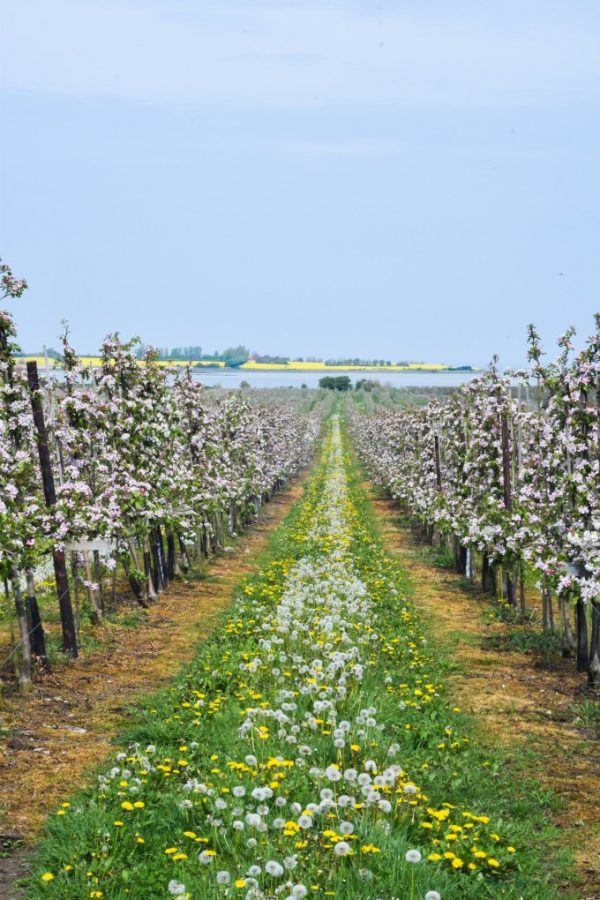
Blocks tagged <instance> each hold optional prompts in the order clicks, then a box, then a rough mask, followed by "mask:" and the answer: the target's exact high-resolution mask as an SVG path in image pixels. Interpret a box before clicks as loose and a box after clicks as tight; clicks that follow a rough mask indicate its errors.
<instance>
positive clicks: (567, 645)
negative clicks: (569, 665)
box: [559, 596, 577, 658]
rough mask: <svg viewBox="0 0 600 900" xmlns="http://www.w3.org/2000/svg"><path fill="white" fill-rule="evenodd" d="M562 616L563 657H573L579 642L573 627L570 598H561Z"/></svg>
mask: <svg viewBox="0 0 600 900" xmlns="http://www.w3.org/2000/svg"><path fill="white" fill-rule="evenodd" d="M559 602H560V614H561V620H562V655H563V656H564V657H565V658H570V657H572V656H573V653H574V651H575V647H576V646H577V642H576V641H575V635H574V634H573V626H572V625H571V604H570V603H569V599H568V597H564V596H562V597H561V598H560V601H559Z"/></svg>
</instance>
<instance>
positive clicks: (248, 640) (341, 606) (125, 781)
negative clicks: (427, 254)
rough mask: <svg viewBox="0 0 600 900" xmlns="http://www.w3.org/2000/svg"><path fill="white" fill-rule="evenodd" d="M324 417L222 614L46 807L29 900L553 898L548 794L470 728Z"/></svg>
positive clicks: (345, 456)
mask: <svg viewBox="0 0 600 900" xmlns="http://www.w3.org/2000/svg"><path fill="white" fill-rule="evenodd" d="M337 435H338V431H337V424H336V421H334V423H333V425H332V426H331V428H330V430H329V434H328V438H327V440H326V443H325V449H324V453H323V459H322V461H321V463H320V464H319V465H318V466H317V467H316V470H315V472H314V475H313V476H312V478H311V480H310V482H309V485H308V488H307V492H306V495H305V498H304V499H303V500H302V502H301V503H300V504H299V505H298V506H297V507H296V508H295V510H294V511H293V512H292V514H291V515H290V517H289V518H288V520H287V521H286V523H285V524H284V525H283V526H282V527H281V528H280V529H279V530H278V532H277V533H276V534H275V535H274V538H273V542H272V546H271V555H270V559H269V560H268V561H266V562H265V566H264V567H263V569H262V570H261V571H260V572H259V573H258V574H257V575H256V576H253V577H251V578H249V579H247V580H246V581H245V582H244V583H243V584H242V586H241V587H240V589H239V592H238V597H237V599H236V603H235V605H234V606H233V608H232V610H231V611H230V614H229V615H228V616H227V618H226V619H224V621H223V624H222V627H221V629H220V630H219V631H218V633H217V634H215V635H214V637H213V638H211V639H210V640H209V641H207V643H206V644H205V645H204V646H203V648H202V650H201V652H200V653H199V655H198V658H197V660H196V661H195V662H194V663H193V664H192V665H191V666H190V667H189V668H188V669H187V670H186V671H185V672H184V673H183V674H182V675H181V676H180V677H179V678H178V679H177V680H176V682H175V684H174V685H173V687H172V688H171V689H169V690H168V691H165V692H162V693H161V694H160V695H158V696H157V697H156V698H154V699H153V700H152V701H151V702H149V704H148V705H147V706H146V707H145V708H144V709H143V710H142V711H141V714H140V717H139V720H138V722H137V723H136V725H135V727H134V728H133V729H132V731H131V732H130V733H129V734H128V735H126V736H125V738H124V741H125V744H124V750H123V752H122V753H121V754H119V755H118V756H117V757H116V759H115V760H114V765H113V766H112V767H110V768H109V769H108V771H107V772H105V773H103V774H102V775H101V776H100V778H99V781H98V784H97V785H96V786H94V787H93V788H91V789H89V790H87V791H84V792H82V793H80V794H79V795H77V796H76V797H74V798H72V799H71V800H70V801H66V802H65V804H64V805H63V806H61V807H59V809H57V810H56V812H55V814H54V815H53V816H52V817H51V819H50V822H49V825H48V830H47V837H46V839H45V841H44V842H43V843H42V845H41V846H40V848H39V851H38V854H37V859H36V870H35V874H34V876H33V877H32V879H31V882H30V885H29V887H28V894H27V896H28V897H30V898H32V900H36V898H42V897H53V898H59V897H60V898H84V897H107V898H135V900H137V898H139V900H141V898H148V897H169V896H179V895H180V896H188V897H190V898H202V900H204V898H218V897H236V896H239V897H247V898H249V900H252V898H263V897H264V898H271V897H279V896H281V897H283V898H297V897H303V896H307V895H310V896H316V897H320V896H333V897H336V898H358V897H360V898H385V900H391V898H396V897H397V898H400V897H401V898H403V900H404V898H408V897H411V898H416V897H421V898H422V897H426V896H427V895H428V894H429V897H430V898H435V897H436V896H437V895H438V894H439V895H441V896H442V897H443V898H445V900H447V898H481V897H509V898H515V900H516V898H518V897H531V898H533V897H535V898H540V900H542V898H548V900H549V898H551V897H554V896H556V894H555V892H554V890H553V889H552V887H551V886H550V884H549V873H548V871H547V869H546V868H545V866H544V865H542V864H541V862H540V854H539V848H540V846H541V845H542V843H543V841H545V840H547V839H549V838H550V837H551V836H552V835H551V833H550V832H549V831H548V830H547V829H546V828H545V826H544V824H543V808H544V805H545V804H547V803H548V798H547V797H546V796H541V795H539V794H538V795H536V793H535V791H534V790H532V786H531V785H517V784H515V782H514V780H511V779H510V778H509V777H508V776H507V775H506V773H505V770H504V768H503V764H502V759H501V758H499V757H498V758H496V757H495V756H493V755H490V754H489V753H488V752H487V751H485V750H483V749H481V748H479V747H478V746H477V745H476V744H475V743H474V742H473V741H472V739H471V737H470V731H469V722H468V720H467V719H466V718H465V717H464V716H463V715H462V713H461V712H460V710H458V709H457V708H456V707H454V706H453V705H452V701H451V699H449V698H448V697H447V696H446V692H445V689H444V671H445V669H444V660H443V659H442V658H440V656H439V654H437V653H436V652H435V647H434V645H433V644H432V642H431V640H429V639H428V637H427V636H426V635H425V634H424V633H423V629H422V625H421V623H420V622H419V621H418V618H417V616H416V615H415V612H414V608H413V606H412V604H411V603H410V601H409V600H408V599H407V597H408V594H409V585H408V582H407V579H406V575H405V574H404V573H403V572H402V571H400V569H399V567H398V565H397V563H396V562H395V561H394V560H393V559H392V558H391V557H390V556H388V555H387V554H386V553H385V552H384V551H383V548H382V545H381V542H380V540H379V538H378V535H377V529H376V523H375V522H374V521H373V518H372V510H371V507H370V505H369V502H368V500H367V498H366V496H365V494H364V492H363V491H362V489H361V488H360V486H359V483H358V477H357V473H356V472H355V471H353V469H352V463H351V460H350V458H349V456H348V454H347V453H344V454H342V455H340V447H339V443H338V438H337ZM344 473H345V474H344ZM347 475H350V476H351V477H350V480H349V482H348V483H347V481H346V476H347Z"/></svg>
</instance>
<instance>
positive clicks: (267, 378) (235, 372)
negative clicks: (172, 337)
mask: <svg viewBox="0 0 600 900" xmlns="http://www.w3.org/2000/svg"><path fill="white" fill-rule="evenodd" d="M193 372H194V378H195V379H196V380H197V381H201V382H202V384H205V385H207V386H208V387H214V386H216V385H220V386H221V387H224V388H237V387H239V386H240V384H241V383H242V381H245V382H246V383H247V384H249V385H250V387H253V388H261V387H262V388H278V387H297V388H299V387H301V386H302V385H303V384H305V385H306V387H309V388H318V387H319V379H320V378H323V376H324V375H336V376H337V375H348V376H349V377H350V378H351V380H352V383H353V384H354V383H356V382H357V381H358V380H360V379H361V378H368V379H369V381H379V382H380V384H385V385H391V386H392V387H456V386H458V385H459V384H464V383H465V381H470V380H471V378H473V377H474V376H475V374H476V373H475V372H440V373H435V372H355V371H352V370H351V371H349V372H342V371H337V370H336V371H332V372H323V371H318V372H289V371H285V370H282V371H272V370H271V371H269V370H267V371H264V370H263V371H257V370H248V369H245V370H239V369H230V370H227V371H225V370H223V369H218V370H217V369H208V370H206V369H205V370H203V371H202V370H199V369H194V370H193Z"/></svg>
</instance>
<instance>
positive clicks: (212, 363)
mask: <svg viewBox="0 0 600 900" xmlns="http://www.w3.org/2000/svg"><path fill="white" fill-rule="evenodd" d="M20 359H22V360H23V362H27V361H29V360H35V362H37V364H38V366H45V364H46V360H45V357H43V356H35V355H33V356H24V357H20ZM80 359H81V363H82V364H83V365H85V366H90V367H91V368H94V367H98V366H100V364H101V359H100V357H98V356H82V357H81V358H80ZM51 362H52V361H51ZM158 365H159V366H163V367H165V368H182V367H185V366H187V365H192V366H199V367H202V366H204V367H207V368H221V369H222V368H225V363H224V362H223V360H221V359H201V360H187V359H163V360H159V362H158ZM236 368H239V369H243V370H244V371H253V372H448V371H452V370H451V369H450V367H449V366H446V365H443V364H442V363H409V364H408V365H405V366H397V365H391V366H352V365H347V366H328V365H326V364H325V363H324V362H302V361H300V360H290V362H289V363H259V362H255V361H254V360H253V359H249V360H248V362H246V363H243V364H242V365H241V366H237V367H236Z"/></svg>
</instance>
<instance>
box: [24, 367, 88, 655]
mask: <svg viewBox="0 0 600 900" xmlns="http://www.w3.org/2000/svg"><path fill="white" fill-rule="evenodd" d="M27 383H28V385H29V392H30V394H31V409H32V411H33V421H34V425H35V429H36V432H37V444H38V454H39V458H40V468H41V472H42V483H43V486H44V497H45V499H46V506H48V507H49V508H52V507H53V506H55V505H56V489H55V487H54V475H53V474H52V466H51V464H50V450H49V448H48V434H47V432H46V423H45V421H44V410H43V407H42V401H41V398H40V380H39V376H38V369H37V363H36V362H35V361H33V360H32V361H31V362H28V363H27ZM52 559H53V562H54V577H55V580H56V591H57V594H58V605H59V608H60V621H61V625H62V634H63V650H64V651H65V652H66V653H68V654H69V656H70V657H72V658H73V659H75V657H76V656H77V636H76V634H75V622H74V620H73V608H72V606H71V595H70V593H69V578H68V575H67V563H66V560H65V553H64V550H57V549H56V548H53V550H52Z"/></svg>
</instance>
